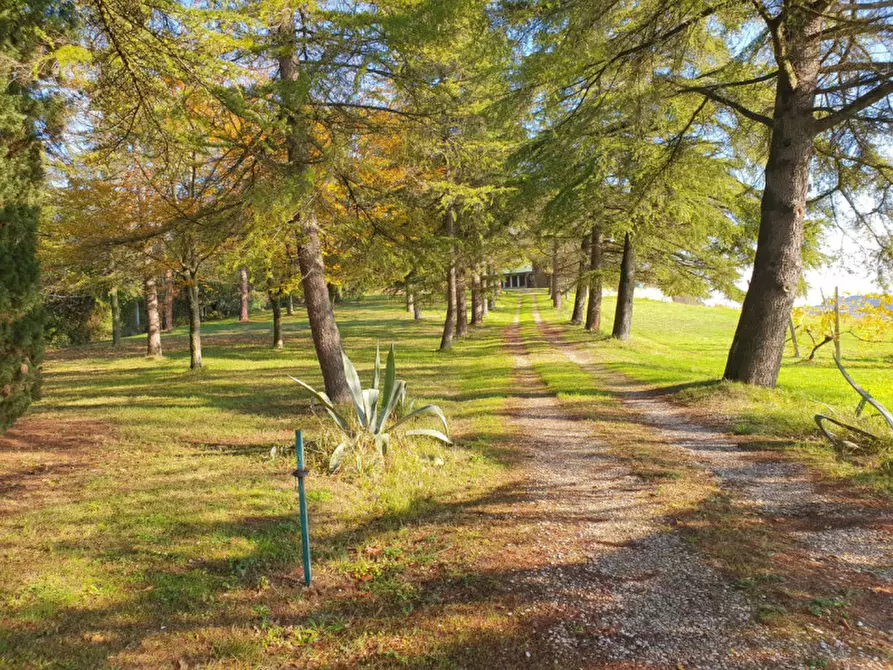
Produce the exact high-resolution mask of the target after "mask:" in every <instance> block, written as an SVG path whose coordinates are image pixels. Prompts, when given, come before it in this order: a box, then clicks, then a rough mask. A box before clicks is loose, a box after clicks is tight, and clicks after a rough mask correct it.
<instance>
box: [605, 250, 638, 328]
mask: <svg viewBox="0 0 893 670" xmlns="http://www.w3.org/2000/svg"><path fill="white" fill-rule="evenodd" d="M635 291H636V248H635V247H634V246H633V242H632V239H631V238H630V235H629V233H627V234H626V236H625V237H624V239H623V260H622V261H620V285H619V286H618V287H617V310H616V311H615V312H614V330H613V331H612V332H611V337H614V338H616V339H618V340H628V339H629V334H630V331H631V330H632V325H633V293H635Z"/></svg>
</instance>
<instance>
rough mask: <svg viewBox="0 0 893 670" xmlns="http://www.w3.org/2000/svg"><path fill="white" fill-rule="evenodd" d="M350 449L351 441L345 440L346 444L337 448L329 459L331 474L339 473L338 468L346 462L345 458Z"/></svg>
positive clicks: (343, 443)
mask: <svg viewBox="0 0 893 670" xmlns="http://www.w3.org/2000/svg"><path fill="white" fill-rule="evenodd" d="M349 447H350V440H344V442H342V443H341V444H339V445H338V446H337V447H335V451H333V452H332V455H331V456H330V457H329V472H330V473H333V474H334V473H335V472H337V471H338V468H340V467H341V463H342V462H343V461H344V457H345V456H347V452H348V449H349Z"/></svg>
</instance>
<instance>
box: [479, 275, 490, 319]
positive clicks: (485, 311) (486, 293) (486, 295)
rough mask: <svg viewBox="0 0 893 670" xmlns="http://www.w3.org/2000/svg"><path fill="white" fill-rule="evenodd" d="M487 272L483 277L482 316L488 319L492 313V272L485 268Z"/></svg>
mask: <svg viewBox="0 0 893 670" xmlns="http://www.w3.org/2000/svg"><path fill="white" fill-rule="evenodd" d="M484 272H485V273H486V274H485V275H484V276H483V277H481V316H482V317H483V318H484V319H486V318H487V316H489V314H490V273H489V270H488V269H487V268H484Z"/></svg>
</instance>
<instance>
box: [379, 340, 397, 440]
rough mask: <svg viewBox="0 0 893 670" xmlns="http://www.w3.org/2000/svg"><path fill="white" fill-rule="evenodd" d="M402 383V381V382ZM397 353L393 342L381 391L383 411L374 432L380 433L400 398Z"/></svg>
mask: <svg viewBox="0 0 893 670" xmlns="http://www.w3.org/2000/svg"><path fill="white" fill-rule="evenodd" d="M401 385H402V383H401ZM397 386H398V384H397V355H396V353H395V350H394V343H393V342H392V343H391V349H390V351H388V360H387V363H386V364H385V371H384V388H383V389H382V391H381V411H380V412H379V413H378V423H377V424H376V426H375V427H374V429H373V432H376V433H380V432H381V429H382V428H383V427H384V425H385V423H387V420H388V417H389V416H390V415H391V412H393V411H394V406H395V405H396V404H397V400H399V396H398V395H395V394H397V393H398V389H397Z"/></svg>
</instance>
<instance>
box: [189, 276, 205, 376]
mask: <svg viewBox="0 0 893 670" xmlns="http://www.w3.org/2000/svg"><path fill="white" fill-rule="evenodd" d="M186 302H187V303H188V307H189V368H190V369H191V370H201V367H202V311H201V310H202V307H201V302H200V300H199V293H198V270H190V271H189V280H188V282H187V286H186Z"/></svg>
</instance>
